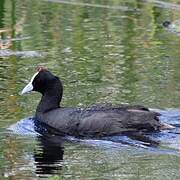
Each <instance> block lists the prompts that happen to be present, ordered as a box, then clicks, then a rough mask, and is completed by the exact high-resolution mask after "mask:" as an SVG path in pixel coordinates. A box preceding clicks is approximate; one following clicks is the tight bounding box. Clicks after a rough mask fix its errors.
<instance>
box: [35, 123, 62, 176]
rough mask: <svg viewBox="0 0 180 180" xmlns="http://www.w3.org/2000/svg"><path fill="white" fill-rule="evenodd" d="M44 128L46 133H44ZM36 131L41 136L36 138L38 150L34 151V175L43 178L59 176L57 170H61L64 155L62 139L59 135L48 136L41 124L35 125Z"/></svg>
mask: <svg viewBox="0 0 180 180" xmlns="http://www.w3.org/2000/svg"><path fill="white" fill-rule="evenodd" d="M40 126H41V128H40ZM42 127H43V130H42ZM45 128H46V132H45V131H44V130H45ZM36 131H37V132H38V133H40V134H41V135H40V136H38V137H37V141H38V146H39V149H38V150H36V151H34V160H35V165H36V174H37V175H38V176H43V177H44V176H48V175H51V174H59V173H58V172H59V170H61V169H62V160H63V154H64V147H63V138H62V137H61V136H59V135H55V134H50V133H49V131H48V129H47V127H44V126H42V124H41V125H40V124H37V123H36Z"/></svg>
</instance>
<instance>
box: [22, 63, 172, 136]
mask: <svg viewBox="0 0 180 180" xmlns="http://www.w3.org/2000/svg"><path fill="white" fill-rule="evenodd" d="M31 91H37V92H40V93H41V94H42V98H41V101H40V103H39V105H38V106H37V109H36V114H35V118H36V119H38V120H39V121H40V122H42V123H45V124H46V125H48V126H49V127H51V128H53V129H55V130H57V131H58V132H60V133H61V134H63V135H73V136H76V137H77V136H81V137H102V136H111V135H117V134H123V133H128V132H130V133H131V132H157V131H160V130H161V129H164V128H168V127H169V126H167V125H164V124H162V123H161V122H160V121H159V115H160V114H159V113H156V112H153V111H150V110H149V109H147V108H146V107H144V106H139V105H138V106H127V105H121V106H112V105H110V104H104V105H95V106H92V107H88V108H78V107H61V105H60V102H61V99H62V95H63V86H62V82H61V81H60V79H59V78H58V77H57V76H55V75H53V74H52V73H51V72H50V71H48V70H47V69H45V68H44V67H39V68H38V71H37V72H36V73H35V74H34V75H33V77H32V78H31V81H30V82H29V83H28V84H27V85H26V86H25V88H24V89H23V90H22V94H25V93H28V92H31Z"/></svg>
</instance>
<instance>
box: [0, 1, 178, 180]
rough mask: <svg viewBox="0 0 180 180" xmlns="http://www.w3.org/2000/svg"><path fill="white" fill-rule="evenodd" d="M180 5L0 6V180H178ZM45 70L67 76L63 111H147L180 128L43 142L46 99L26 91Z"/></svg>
mask: <svg viewBox="0 0 180 180" xmlns="http://www.w3.org/2000/svg"><path fill="white" fill-rule="evenodd" d="M165 20H168V21H173V22H177V21H178V20H179V21H180V5H179V1H178V0H172V1H171V0H169V1H153V0H142V1H141V0H140V1H138V0H126V1H124V0H122V1H121V0H119V1H118V0H112V1H105V0H93V1H85V0H84V1H83V0H81V1H80V0H79V1H61V0H59V1H58V0H49V1H48V0H39V1H35V0H32V1H31V0H24V1H20V0H6V1H5V0H0V82H1V83H0V107H1V108H0V142H1V146H0V179H6V178H7V179H39V178H40V177H49V179H123V180H124V179H133V180H134V179H158V180H159V179H163V180H164V179H179V177H180V171H179V169H180V156H179V153H180V78H179V77H180V60H179V59H180V51H179V47H180V36H178V35H177V34H176V33H175V32H173V31H168V30H167V29H165V28H164V27H163V26H162V22H164V21H165ZM39 64H41V65H44V66H46V67H47V68H48V69H50V70H51V71H52V72H53V73H55V74H57V75H58V76H60V77H61V79H62V81H63V84H64V97H63V102H62V104H63V106H86V105H88V106H89V105H91V104H95V103H104V102H111V103H113V104H118V103H129V104H143V105H146V106H148V107H151V108H153V109H156V110H157V111H158V112H160V113H162V117H161V119H162V121H164V122H168V123H171V124H173V125H174V126H175V127H176V128H175V129H172V130H169V131H164V132H161V133H158V134H149V135H147V137H148V138H150V139H151V140H153V141H155V142H158V145H157V146H156V145H154V146H149V144H148V143H147V142H146V143H145V142H144V141H141V140H137V139H131V138H129V137H125V136H121V137H118V136H117V137H110V138H106V139H103V140H90V139H89V140H87V139H86V140H79V139H75V138H73V137H67V139H62V138H60V137H56V136H50V135H46V136H39V135H38V134H37V132H36V131H35V130H34V124H33V121H32V119H30V118H27V117H30V116H32V115H33V114H34V112H35V109H36V106H37V103H38V101H39V99H40V95H39V94H31V95H27V96H20V95H19V92H20V91H21V89H22V88H23V87H24V85H25V84H26V83H27V81H28V80H29V79H30V78H31V76H32V75H33V74H34V72H35V68H36V66H37V65H39Z"/></svg>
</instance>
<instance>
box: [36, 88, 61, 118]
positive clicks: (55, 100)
mask: <svg viewBox="0 0 180 180" xmlns="http://www.w3.org/2000/svg"><path fill="white" fill-rule="evenodd" d="M62 94H63V89H62V87H61V86H60V88H58V87H57V86H54V88H53V87H51V88H50V89H48V91H47V92H44V93H43V95H42V97H41V100H40V102H39V105H38V106H37V109H36V117H38V116H39V115H40V114H43V113H46V112H48V111H50V110H53V109H57V108H59V107H60V102H61V99H62Z"/></svg>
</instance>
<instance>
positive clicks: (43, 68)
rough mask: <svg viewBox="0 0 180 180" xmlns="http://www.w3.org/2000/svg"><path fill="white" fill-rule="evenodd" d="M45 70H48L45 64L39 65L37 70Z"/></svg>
mask: <svg viewBox="0 0 180 180" xmlns="http://www.w3.org/2000/svg"><path fill="white" fill-rule="evenodd" d="M44 70H47V69H46V68H45V67H44V66H38V67H37V71H38V72H40V71H44Z"/></svg>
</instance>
